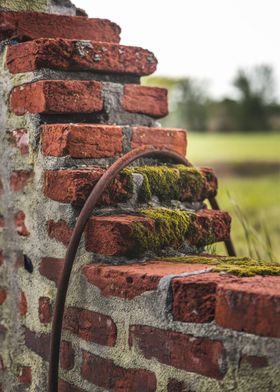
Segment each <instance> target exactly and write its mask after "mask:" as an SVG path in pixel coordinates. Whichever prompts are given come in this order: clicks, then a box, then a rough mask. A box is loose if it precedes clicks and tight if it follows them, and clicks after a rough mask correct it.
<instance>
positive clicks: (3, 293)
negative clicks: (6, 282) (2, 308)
mask: <svg viewBox="0 0 280 392" xmlns="http://www.w3.org/2000/svg"><path fill="white" fill-rule="evenodd" d="M6 298H7V290H6V289H4V288H3V287H0V305H2V304H3V303H4V302H5V299H6Z"/></svg>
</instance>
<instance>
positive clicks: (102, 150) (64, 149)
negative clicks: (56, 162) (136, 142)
mask: <svg viewBox="0 0 280 392" xmlns="http://www.w3.org/2000/svg"><path fill="white" fill-rule="evenodd" d="M41 138H42V153H43V154H44V155H51V156H56V157H61V156H65V155H70V156H71V157H72V158H108V157H114V156H115V155H117V154H120V153H121V152H122V148H123V146H122V143H123V136H122V128H121V127H118V126H114V125H96V124H62V125H61V124H54V125H43V126H42V133H41Z"/></svg>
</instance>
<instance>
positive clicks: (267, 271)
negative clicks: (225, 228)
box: [161, 256, 280, 276]
mask: <svg viewBox="0 0 280 392" xmlns="http://www.w3.org/2000/svg"><path fill="white" fill-rule="evenodd" d="M161 260H165V261H168V262H171V261H173V262H178V263H188V264H208V265H212V266H213V272H226V273H229V274H233V275H237V276H255V275H262V276H267V275H280V264H279V263H271V262H266V261H258V260H254V259H251V258H250V257H228V256H182V257H168V258H164V259H163V258H161Z"/></svg>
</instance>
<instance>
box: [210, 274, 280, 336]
mask: <svg viewBox="0 0 280 392" xmlns="http://www.w3.org/2000/svg"><path fill="white" fill-rule="evenodd" d="M279 292H280V277H279V276H266V277H260V276H256V277H252V278H243V279H240V281H238V282H236V283H227V284H226V283H225V284H224V285H220V286H219V288H218V292H217V301H216V317H215V319H216V322H217V324H218V325H220V326H222V327H224V328H230V329H234V330H237V331H242V332H248V333H252V334H255V335H260V336H270V337H275V338H279V337H280V328H279V325H280V295H279Z"/></svg>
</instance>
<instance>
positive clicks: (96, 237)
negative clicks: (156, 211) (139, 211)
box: [85, 215, 155, 256]
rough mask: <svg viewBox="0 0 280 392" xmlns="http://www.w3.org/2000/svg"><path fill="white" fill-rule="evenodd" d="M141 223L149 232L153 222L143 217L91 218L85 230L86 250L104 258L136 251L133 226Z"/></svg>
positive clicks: (115, 216) (152, 228)
mask: <svg viewBox="0 0 280 392" xmlns="http://www.w3.org/2000/svg"><path fill="white" fill-rule="evenodd" d="M138 223H141V224H142V225H144V226H145V227H147V228H149V229H150V230H151V231H153V230H155V226H154V221H153V220H152V219H149V218H146V217H143V216H134V215H114V216H112V215H111V216H98V217H94V218H93V219H92V218H91V219H90V220H89V222H88V225H87V228H86V232H85V234H86V249H87V251H89V252H95V253H99V254H103V255H105V256H120V255H129V254H131V253H132V252H134V250H136V242H135V239H134V238H133V225H134V224H138Z"/></svg>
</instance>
